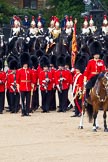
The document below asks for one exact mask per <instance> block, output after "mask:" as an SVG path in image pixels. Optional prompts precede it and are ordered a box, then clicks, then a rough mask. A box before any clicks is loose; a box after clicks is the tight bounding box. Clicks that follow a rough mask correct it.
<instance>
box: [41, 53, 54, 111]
mask: <svg viewBox="0 0 108 162" xmlns="http://www.w3.org/2000/svg"><path fill="white" fill-rule="evenodd" d="M40 65H41V67H42V68H43V70H42V71H41V72H40V74H39V83H40V90H41V96H42V110H43V111H42V112H43V113H47V112H49V108H50V97H51V91H52V88H53V77H52V72H51V71H50V70H49V60H48V58H47V57H46V56H43V57H42V58H41V60H40Z"/></svg>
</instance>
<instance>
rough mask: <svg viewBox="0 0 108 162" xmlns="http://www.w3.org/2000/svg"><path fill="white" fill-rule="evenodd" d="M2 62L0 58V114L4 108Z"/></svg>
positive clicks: (4, 75) (4, 80) (4, 76)
mask: <svg viewBox="0 0 108 162" xmlns="http://www.w3.org/2000/svg"><path fill="white" fill-rule="evenodd" d="M2 68H3V62H2V60H1V59H0V114H2V113H3V110H4V101H5V82H6V73H5V72H4V71H2Z"/></svg>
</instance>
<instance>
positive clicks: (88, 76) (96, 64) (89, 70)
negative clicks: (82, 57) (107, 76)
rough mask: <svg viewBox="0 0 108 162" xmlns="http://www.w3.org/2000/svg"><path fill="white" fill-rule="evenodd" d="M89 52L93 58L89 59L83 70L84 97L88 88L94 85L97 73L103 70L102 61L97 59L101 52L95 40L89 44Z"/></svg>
mask: <svg viewBox="0 0 108 162" xmlns="http://www.w3.org/2000/svg"><path fill="white" fill-rule="evenodd" d="M90 53H91V54H92V55H93V59H91V60H89V62H88V64H87V67H86V69H85V72H84V85H86V98H88V97H89V92H90V89H91V88H92V87H93V86H94V84H95V82H96V79H97V77H98V75H99V73H101V72H103V71H104V70H105V65H104V61H103V60H101V59H99V57H100V54H101V45H100V43H99V42H98V41H95V42H93V43H92V44H91V46H90ZM86 83H87V84H86Z"/></svg>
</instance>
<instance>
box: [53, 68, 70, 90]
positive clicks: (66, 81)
mask: <svg viewBox="0 0 108 162" xmlns="http://www.w3.org/2000/svg"><path fill="white" fill-rule="evenodd" d="M61 77H62V78H64V80H63V81H62V90H66V89H69V86H70V74H69V71H67V70H59V69H58V70H57V71H56V72H55V83H56V86H58V85H60V78H61Z"/></svg>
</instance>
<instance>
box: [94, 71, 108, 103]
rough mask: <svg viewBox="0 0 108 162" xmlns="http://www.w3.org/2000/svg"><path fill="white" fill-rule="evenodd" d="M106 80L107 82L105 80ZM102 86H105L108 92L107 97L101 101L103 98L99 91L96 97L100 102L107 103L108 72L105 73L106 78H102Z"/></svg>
mask: <svg viewBox="0 0 108 162" xmlns="http://www.w3.org/2000/svg"><path fill="white" fill-rule="evenodd" d="M105 79H106V80H105ZM102 84H103V85H104V90H106V93H107V95H105V97H104V99H103V98H102V99H101V96H100V95H99V93H98V90H99V89H97V90H96V96H97V98H98V99H99V101H100V102H105V101H106V99H107V97H108V72H105V74H104V77H103V78H102Z"/></svg>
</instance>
